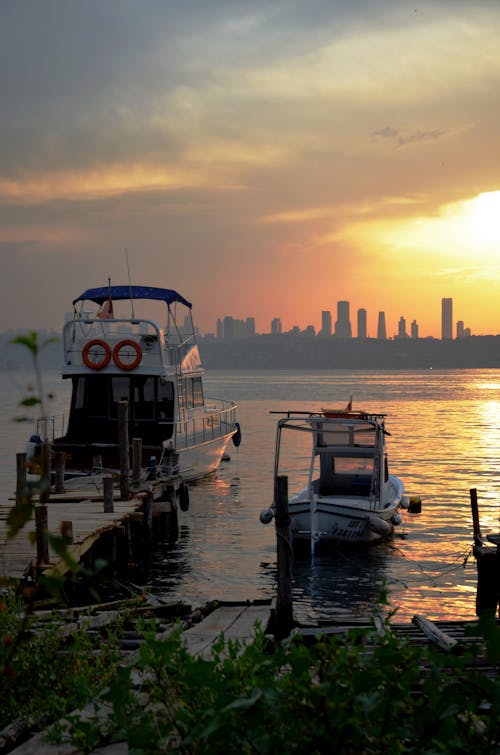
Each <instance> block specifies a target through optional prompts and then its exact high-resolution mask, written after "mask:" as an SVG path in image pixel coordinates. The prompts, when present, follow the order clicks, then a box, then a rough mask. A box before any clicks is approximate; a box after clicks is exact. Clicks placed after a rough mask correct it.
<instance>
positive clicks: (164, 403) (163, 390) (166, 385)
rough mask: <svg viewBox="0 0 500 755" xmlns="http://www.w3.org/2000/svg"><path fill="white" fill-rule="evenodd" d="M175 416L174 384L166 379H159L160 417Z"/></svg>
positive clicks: (169, 417) (170, 417)
mask: <svg viewBox="0 0 500 755" xmlns="http://www.w3.org/2000/svg"><path fill="white" fill-rule="evenodd" d="M173 416H174V384H173V383H171V382H167V381H165V380H159V381H158V417H157V419H160V420H161V419H163V420H171V419H172V418H173Z"/></svg>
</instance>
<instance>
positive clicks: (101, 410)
mask: <svg viewBox="0 0 500 755" xmlns="http://www.w3.org/2000/svg"><path fill="white" fill-rule="evenodd" d="M78 388H80V386H78ZM82 391H83V389H82ZM87 414H88V416H89V417H107V416H108V394H107V391H106V386H104V388H103V385H102V383H101V382H100V381H99V380H92V379H89V380H87Z"/></svg>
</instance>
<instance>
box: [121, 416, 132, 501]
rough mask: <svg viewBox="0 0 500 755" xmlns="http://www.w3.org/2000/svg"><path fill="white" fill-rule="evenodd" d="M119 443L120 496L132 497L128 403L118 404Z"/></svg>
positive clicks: (124, 499)
mask: <svg viewBox="0 0 500 755" xmlns="http://www.w3.org/2000/svg"><path fill="white" fill-rule="evenodd" d="M118 443H119V446H120V496H121V500H122V501H128V499H129V497H130V480H129V478H130V459H129V445H128V401H119V402H118Z"/></svg>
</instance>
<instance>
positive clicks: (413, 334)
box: [411, 320, 418, 338]
mask: <svg viewBox="0 0 500 755" xmlns="http://www.w3.org/2000/svg"><path fill="white" fill-rule="evenodd" d="M411 337H412V338H418V323H417V321H416V320H413V321H412V324H411Z"/></svg>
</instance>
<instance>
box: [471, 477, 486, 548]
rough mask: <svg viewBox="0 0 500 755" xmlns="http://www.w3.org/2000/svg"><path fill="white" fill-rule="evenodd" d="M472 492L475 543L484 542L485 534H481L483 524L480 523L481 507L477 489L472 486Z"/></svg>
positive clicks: (480, 543)
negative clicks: (478, 502) (478, 501)
mask: <svg viewBox="0 0 500 755" xmlns="http://www.w3.org/2000/svg"><path fill="white" fill-rule="evenodd" d="M469 494H470V506H471V510H472V527H473V532H474V545H482V544H483V536H482V534H481V525H480V524H479V507H478V505H477V490H476V488H471V489H470V491H469Z"/></svg>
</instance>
